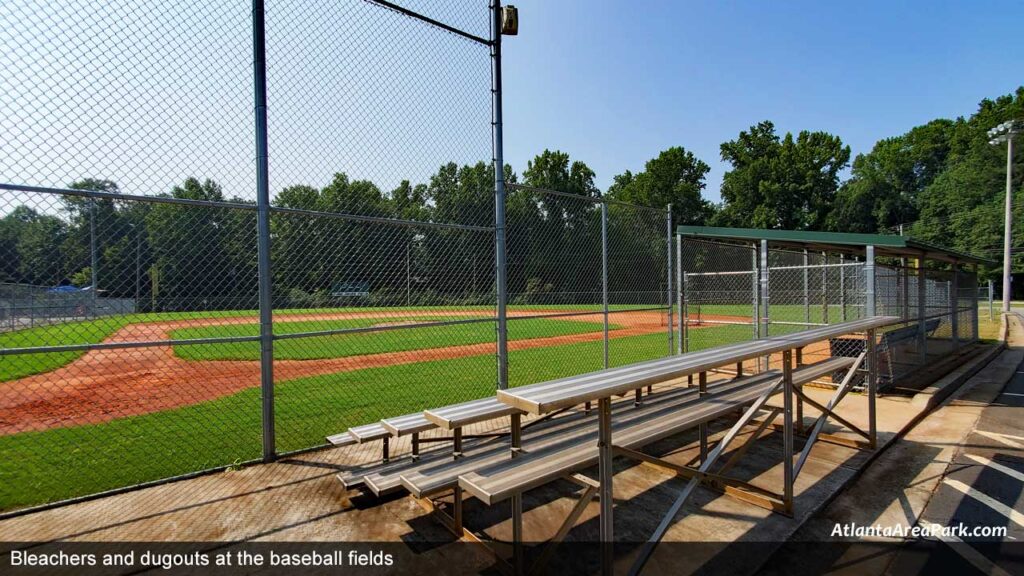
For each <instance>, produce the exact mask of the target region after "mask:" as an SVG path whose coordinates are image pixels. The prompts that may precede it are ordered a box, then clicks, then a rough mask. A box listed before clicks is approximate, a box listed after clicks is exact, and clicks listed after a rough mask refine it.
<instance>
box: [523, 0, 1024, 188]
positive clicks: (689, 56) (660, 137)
mask: <svg viewBox="0 0 1024 576" xmlns="http://www.w3.org/2000/svg"><path fill="white" fill-rule="evenodd" d="M513 3H514V4H515V5H516V6H517V7H518V8H519V15H520V31H519V36H518V37H511V38H509V37H506V39H505V43H504V45H503V52H504V54H503V56H504V81H505V85H504V89H505V93H504V98H505V106H504V113H505V159H506V162H510V163H511V164H512V165H513V166H514V167H515V169H516V170H517V171H520V172H521V171H522V170H523V169H524V168H525V166H526V162H527V160H529V159H530V158H532V157H533V156H534V155H535V154H537V153H538V152H539V151H540V150H542V149H543V148H544V147H549V148H559V149H561V150H564V151H566V152H569V153H570V154H571V155H572V156H573V158H577V159H580V160H583V161H585V162H586V163H587V164H588V165H590V166H591V168H593V169H594V170H595V172H597V183H598V185H599V186H600V187H601V188H602V189H603V188H604V187H606V186H607V185H608V184H609V183H610V182H611V179H612V177H613V176H614V175H615V174H618V173H620V172H622V171H624V170H625V169H630V170H633V171H634V172H636V171H638V170H641V169H642V168H643V165H644V162H646V161H647V160H648V159H650V158H651V157H653V156H655V155H657V153H658V152H659V151H660V150H663V149H665V148H667V147H670V146H675V145H681V146H684V147H686V148H687V149H689V150H691V151H693V152H694V153H695V154H696V155H697V156H698V157H700V158H701V159H703V160H704V161H705V162H707V163H708V164H709V165H710V166H711V167H712V170H711V173H710V174H709V176H708V188H707V191H706V196H707V197H708V198H709V199H712V200H715V201H717V200H718V186H719V183H720V182H721V178H722V173H723V172H724V171H725V170H726V169H727V165H725V164H723V163H721V162H720V161H719V144H720V143H721V142H723V141H726V140H730V139H732V138H734V137H735V136H736V134H738V133H739V131H740V130H743V129H745V128H747V127H749V126H750V125H752V124H754V123H756V122H758V121H760V120H765V119H769V120H772V121H773V122H775V125H776V127H777V129H778V130H779V131H780V133H784V132H785V131H794V132H795V131H799V130H802V129H809V130H825V131H828V132H831V133H833V134H837V135H839V136H840V137H841V138H842V139H843V141H844V142H846V143H848V144H849V145H850V146H851V147H852V149H853V154H854V155H856V154H857V153H859V152H866V151H868V150H870V148H871V146H872V145H873V144H874V143H875V142H876V141H877V140H878V139H880V138H884V137H887V136H894V135H898V134H901V133H903V132H905V131H906V130H908V129H910V128H911V127H913V126H915V125H918V124H921V123H924V122H927V121H928V120H931V119H933V118H938V117H949V118H952V117H956V116H959V115H969V114H970V113H972V112H973V111H974V110H975V108H976V106H977V103H978V101H979V100H981V99H982V98H985V97H995V96H998V95H1000V94H1004V93H1009V92H1011V91H1012V90H1013V89H1014V88H1016V87H1017V86H1019V85H1021V84H1024V30H1022V24H1024V2H1019V1H1017V2H1009V1H1004V2H943V1H929V2H924V1H919V2H842V3H840V2H824V1H819V2H767V1H761V2H754V1H750V2H700V3H698V2H654V1H642V2H641V1H636V2H625V1H606V0H590V1H586V2H584V1H576V0H557V1H552V0H513Z"/></svg>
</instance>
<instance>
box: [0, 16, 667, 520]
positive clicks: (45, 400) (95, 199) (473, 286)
mask: <svg viewBox="0 0 1024 576" xmlns="http://www.w3.org/2000/svg"><path fill="white" fill-rule="evenodd" d="M497 17H498V7H497V6H496V5H494V4H492V5H490V6H488V5H487V3H486V2H482V1H480V0H465V1H458V2H443V3H442V2H432V1H429V0H427V1H420V0H416V1H413V0H408V1H404V0H403V1H397V0H396V1H391V2H384V1H375V0H331V1H326V0H324V1H314V2H303V3H298V2H291V1H289V0H267V1H266V2H265V3H264V1H263V0H255V1H249V2H242V1H240V0H236V1H228V2H215V3H207V4H202V5H200V4H194V3H193V4H185V3H175V2H164V1H159V0H158V1H155V2H151V3H131V4H130V5H126V4H122V3H106V4H97V3H93V2H85V1H72V2H62V3H59V4H54V3H49V2H42V1H35V0H32V1H27V2H20V3H17V4H15V5H11V6H8V7H5V9H3V10H0V90H2V91H3V92H4V94H6V95H8V97H5V98H3V99H2V100H0V126H3V129H4V132H5V138H4V139H2V140H0V282H6V283H11V284H16V285H18V286H27V285H32V286H40V287H43V288H39V289H34V290H35V292H34V293H33V294H34V295H33V296H32V302H33V303H32V305H31V306H30V307H32V308H33V312H31V313H30V314H31V316H30V318H38V317H39V316H46V321H45V325H36V324H37V322H36V321H35V320H30V321H29V323H28V324H27V325H25V323H24V322H23V321H22V320H21V318H23V316H24V312H23V310H22V308H23V306H22V304H21V302H22V301H23V300H24V299H23V298H22V297H21V296H17V297H14V298H5V297H0V301H2V302H7V301H16V302H17V303H15V304H11V305H10V306H7V307H6V308H4V305H0V309H2V310H0V314H5V316H4V320H5V322H8V323H9V322H12V321H13V322H14V323H15V324H14V325H13V326H5V327H4V328H3V331H2V332H0V512H2V511H8V512H10V511H12V510H15V511H16V510H22V511H23V510H26V509H29V508H30V507H32V506H35V505H40V504H44V503H52V502H61V501H66V500H67V499H69V498H75V497H81V496H85V495H90V494H96V493H102V492H104V491H109V490H116V489H121V488H124V487H129V486H138V485H142V484H145V483H150V482H154V481H160V480H161V479H167V478H176V477H181V476H182V475H188V474H192V473H196V472H200V471H209V470H216V469H222V468H224V467H228V466H233V465H238V464H242V463H247V462H256V461H261V460H267V459H272V458H274V457H277V456H280V455H282V454H288V453H292V452H295V451H302V450H308V449H311V448H316V447H319V446H323V445H324V443H325V441H324V437H325V436H327V435H329V434H334V433H337V432H340V431H342V430H344V429H345V428H347V427H349V426H353V425H359V424H365V423H369V422H373V421H376V420H378V419H380V418H382V417H387V416H395V415H400V414H405V413H409V412H412V411H416V410H422V409H424V408H427V407H430V406H436V405H440V404H444V403H449V402H458V401H462V400H469V399H473V398H479V397H483V396H486V395H492V394H493V393H494V391H495V389H496V388H498V387H503V386H517V385H521V384H527V383H531V382H535V381H539V380H544V379H548V378H554V377H559V376H569V375H572V374H576V373H579V372H584V371H590V370H596V369H600V368H602V367H604V366H611V365H619V364H623V363H627V362H633V361H637V360H643V359H647V358H654V357H658V356H661V355H665V354H668V353H670V351H671V349H672V348H671V346H672V339H673V338H674V331H673V326H672V322H671V318H670V317H671V315H672V313H673V309H672V306H671V302H672V295H671V292H670V288H669V287H670V282H671V266H672V262H671V261H670V258H669V255H670V251H669V245H670V244H671V242H670V240H669V239H670V237H671V233H670V230H671V222H670V220H669V218H668V212H667V211H666V210H665V209H664V208H663V207H659V208H653V209H652V208H643V207H637V206H629V205H626V204H621V203H615V202H611V201H607V200H603V199H600V198H595V197H583V196H579V195H573V194H566V193H565V192H561V191H553V190H544V189H539V188H530V187H526V186H519V185H516V182H517V177H516V175H515V174H513V173H512V172H511V169H510V168H509V167H507V166H503V162H502V161H501V137H500V127H501V116H500V95H501V85H500V41H499V40H500V35H498V34H497V32H496V31H495V23H496V19H497ZM495 166H498V167H503V168H504V170H503V174H498V176H497V178H496V177H495V170H494V167H495ZM506 181H507V183H508V189H507V190H505V189H504V188H505V184H506ZM496 207H500V208H502V209H503V211H504V212H505V217H504V219H502V218H500V217H499V216H498V214H497V210H496ZM496 254H502V255H504V256H505V257H506V258H507V264H505V265H504V266H502V265H501V263H500V262H499V261H498V260H497V258H496ZM59 286H70V287H74V288H65V289H64V290H66V291H67V292H66V294H68V296H66V297H67V298H83V297H86V298H87V300H88V301H87V302H85V303H82V305H81V306H79V305H77V304H74V305H64V304H60V305H57V304H54V302H55V301H56V299H57V298H59V297H61V296H60V292H59V291H56V288H57V287H59ZM85 287H88V290H84V291H83V290H81V288H85ZM51 290H53V291H51ZM0 291H2V288H0ZM90 292H91V295H90ZM83 295H87V296H83ZM92 295H96V296H95V298H94V297H93V296H92ZM51 297H52V298H53V301H51V300H50V299H51ZM44 301H46V303H44ZM113 303H117V305H114V304H113ZM5 305H6V304H5ZM104 306H106V308H104ZM43 309H51V311H50V312H45V313H44V312H43V311H42V310H43ZM3 310H7V311H6V312H4V311H3ZM14 318H17V319H14ZM12 319H14V320H12Z"/></svg>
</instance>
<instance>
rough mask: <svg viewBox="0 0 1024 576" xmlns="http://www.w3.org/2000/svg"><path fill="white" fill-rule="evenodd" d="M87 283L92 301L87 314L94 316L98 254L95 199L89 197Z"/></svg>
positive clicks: (97, 292) (97, 296)
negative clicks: (89, 285)
mask: <svg viewBox="0 0 1024 576" xmlns="http://www.w3.org/2000/svg"><path fill="white" fill-rule="evenodd" d="M89 266H90V269H89V272H90V274H89V283H90V284H92V286H91V287H90V289H89V290H90V292H91V296H92V298H91V300H92V303H91V305H90V306H89V315H91V316H93V317H95V316H96V304H97V302H96V301H97V299H98V298H99V292H100V290H99V288H100V287H99V268H100V263H99V254H98V249H97V246H96V199H95V198H90V199H89Z"/></svg>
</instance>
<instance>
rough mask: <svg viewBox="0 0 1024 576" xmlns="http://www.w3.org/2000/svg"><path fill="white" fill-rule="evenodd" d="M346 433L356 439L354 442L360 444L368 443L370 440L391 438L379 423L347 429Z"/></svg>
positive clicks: (388, 432)
mask: <svg viewBox="0 0 1024 576" xmlns="http://www.w3.org/2000/svg"><path fill="white" fill-rule="evenodd" d="M348 433H349V434H351V435H352V437H353V438H355V439H356V442H359V443H360V444H362V443H363V442H369V441H370V440H380V439H381V438H389V437H391V431H390V430H388V429H387V428H385V427H384V425H383V424H381V423H380V422H374V423H373V424H365V425H363V426H356V427H354V428H349V429H348Z"/></svg>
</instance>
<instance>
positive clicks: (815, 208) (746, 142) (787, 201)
mask: <svg viewBox="0 0 1024 576" xmlns="http://www.w3.org/2000/svg"><path fill="white" fill-rule="evenodd" d="M721 152H722V160H725V161H726V162H729V163H730V164H731V165H732V169H731V170H730V171H728V172H726V173H725V175H724V176H723V178H722V187H721V194H722V201H723V207H722V210H721V211H720V212H719V213H718V214H717V215H716V217H715V222H716V223H717V224H721V225H726V226H742V227H752V228H769V229H771V228H782V229H798V230H802V229H814V230H818V229H822V228H824V227H825V224H826V221H827V217H828V214H829V212H831V210H832V205H833V202H834V200H835V197H836V192H837V190H838V188H839V172H840V170H842V169H843V168H845V167H846V166H847V164H848V163H849V160H850V148H849V146H844V145H843V143H842V140H841V139H840V138H839V137H837V136H833V135H831V134H828V133H825V132H809V131H806V130H804V131H801V132H800V133H799V134H798V135H797V136H796V137H795V138H794V136H793V134H792V133H786V135H785V136H784V137H782V138H779V136H778V135H777V134H776V133H775V125H774V124H772V123H771V122H769V121H764V122H761V123H759V124H757V125H755V126H751V128H750V130H749V131H743V132H740V135H739V137H738V138H737V139H736V140H732V141H729V142H725V143H723V144H722V146H721Z"/></svg>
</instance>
